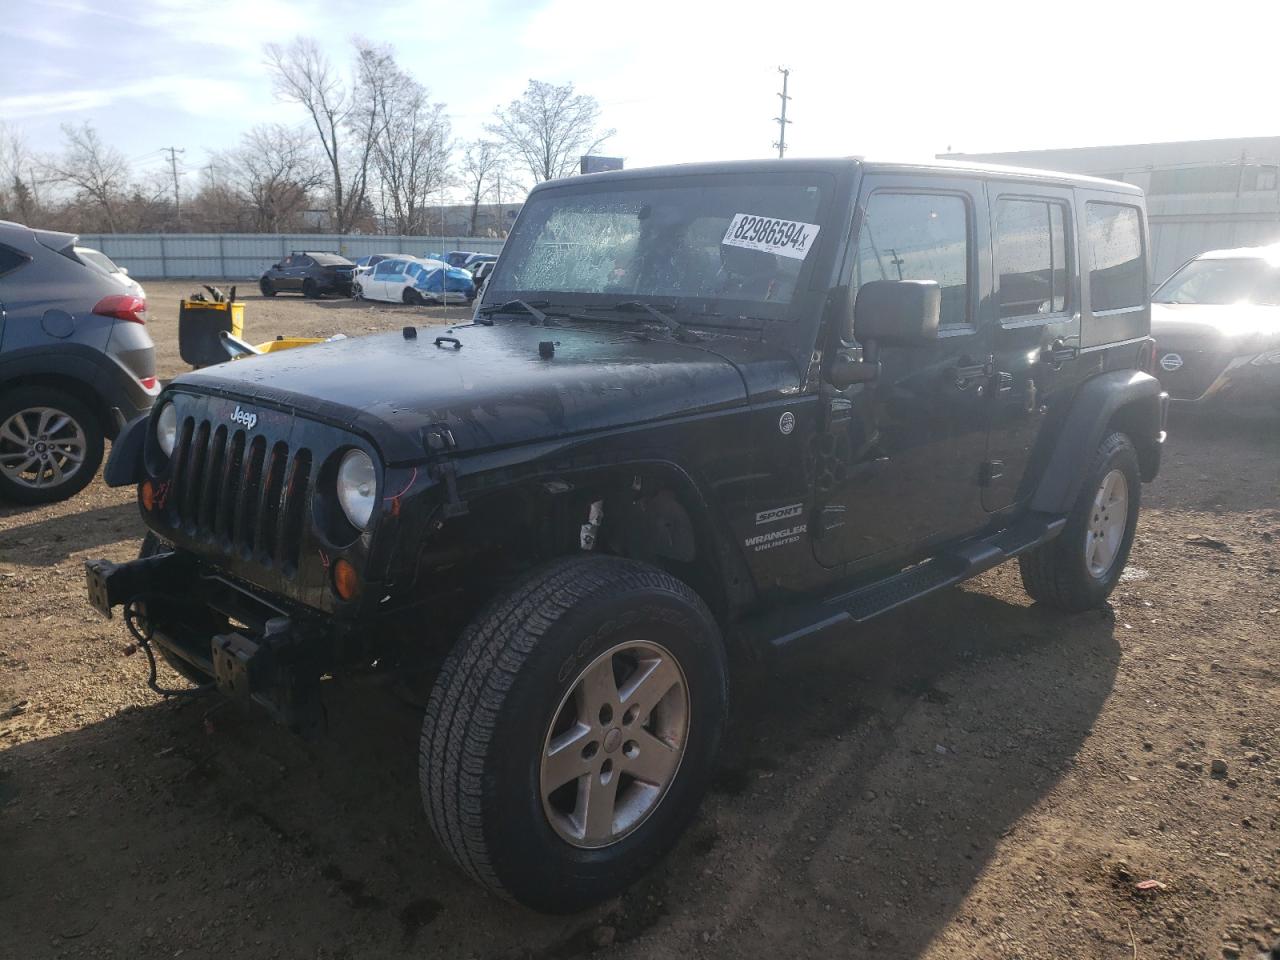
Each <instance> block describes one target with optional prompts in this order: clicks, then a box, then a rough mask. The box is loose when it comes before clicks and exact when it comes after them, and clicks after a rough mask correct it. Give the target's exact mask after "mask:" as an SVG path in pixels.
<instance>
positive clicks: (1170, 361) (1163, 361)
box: [1160, 353, 1182, 373]
mask: <svg viewBox="0 0 1280 960" xmlns="http://www.w3.org/2000/svg"><path fill="white" fill-rule="evenodd" d="M1160 366H1161V367H1163V368H1164V369H1165V370H1167V371H1169V372H1170V373H1173V371H1175V370H1178V369H1180V368H1181V367H1182V357H1180V356H1179V355H1178V354H1176V353H1166V354H1165V355H1164V356H1163V357H1161V358H1160Z"/></svg>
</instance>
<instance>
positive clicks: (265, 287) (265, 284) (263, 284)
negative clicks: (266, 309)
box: [258, 278, 276, 297]
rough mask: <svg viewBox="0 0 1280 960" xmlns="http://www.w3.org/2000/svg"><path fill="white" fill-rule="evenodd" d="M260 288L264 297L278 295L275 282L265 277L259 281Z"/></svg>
mask: <svg viewBox="0 0 1280 960" xmlns="http://www.w3.org/2000/svg"><path fill="white" fill-rule="evenodd" d="M258 289H259V290H261V291H262V295H263V296H264V297H274V296H275V295H276V288H275V284H273V283H272V282H271V281H270V280H267V279H265V278H264V279H262V280H259V281H258Z"/></svg>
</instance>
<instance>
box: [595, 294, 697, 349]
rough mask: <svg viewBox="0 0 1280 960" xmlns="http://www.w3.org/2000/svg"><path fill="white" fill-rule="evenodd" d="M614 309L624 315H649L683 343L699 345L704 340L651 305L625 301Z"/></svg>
mask: <svg viewBox="0 0 1280 960" xmlns="http://www.w3.org/2000/svg"><path fill="white" fill-rule="evenodd" d="M613 309H615V310H618V311H621V312H623V313H637V312H639V313H647V314H648V315H649V316H651V317H652V318H653V319H654V320H657V321H658V322H659V323H660V324H662V325H663V326H664V327H666V328H667V330H668V331H669V332H670V334H671V336H673V337H675V339H677V340H679V341H680V342H681V343H697V342H698V341H699V340H701V339H702V338H701V337H699V336H698V335H697V334H696V333H694V332H693V331H692V330H690V329H689V328H688V327H686V326H685V325H684V324H683V323H681V322H680V321H679V320H677V319H676V318H675V317H673V316H670V315H669V314H666V313H663V312H662V311H661V310H659V309H658V308H657V307H655V306H654V305H653V304H651V303H644V302H642V301H640V300H624V301H623V302H622V303H618V304H614V307H613Z"/></svg>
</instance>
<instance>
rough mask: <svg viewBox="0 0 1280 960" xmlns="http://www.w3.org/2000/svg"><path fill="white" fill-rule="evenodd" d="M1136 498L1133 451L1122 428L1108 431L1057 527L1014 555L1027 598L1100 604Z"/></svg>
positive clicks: (1123, 553)
mask: <svg viewBox="0 0 1280 960" xmlns="http://www.w3.org/2000/svg"><path fill="white" fill-rule="evenodd" d="M1141 499H1142V477H1141V475H1140V472H1139V470H1138V453H1137V451H1136V450H1135V449H1134V447H1133V443H1132V441H1130V439H1129V438H1128V437H1127V436H1126V435H1125V434H1123V433H1118V432H1117V433H1112V434H1109V435H1108V436H1107V437H1106V439H1104V440H1103V441H1102V443H1101V444H1100V445H1099V447H1098V449H1097V451H1096V452H1095V453H1094V456H1093V461H1092V462H1091V463H1090V465H1089V470H1088V472H1087V474H1086V476H1085V481H1084V485H1083V486H1082V487H1081V490H1080V495H1079V497H1078V499H1077V500H1076V503H1075V506H1074V507H1072V509H1071V513H1070V514H1068V516H1067V525H1066V526H1065V527H1064V528H1063V531H1062V533H1060V534H1059V535H1058V536H1057V537H1056V538H1055V539H1053V540H1051V541H1050V542H1049V543H1046V544H1045V545H1044V546H1042V547H1037V548H1036V549H1035V550H1032V551H1030V552H1028V553H1025V554H1023V555H1022V556H1020V557H1019V558H1018V569H1019V571H1020V572H1021V574H1022V585H1023V586H1024V587H1025V588H1026V591H1027V593H1028V594H1030V596H1031V598H1032V599H1034V600H1036V601H1038V602H1040V603H1043V604H1045V605H1046V606H1050V607H1055V608H1057V609H1059V610H1068V611H1073V612H1076V611H1081V610H1090V609H1093V608H1095V607H1099V606H1101V605H1102V604H1103V603H1104V602H1105V601H1106V599H1107V597H1109V596H1110V595H1111V591H1112V590H1114V589H1115V586H1116V584H1117V583H1119V582H1120V574H1121V572H1123V570H1124V567H1125V564H1126V563H1127V562H1128V560H1129V551H1130V549H1131V548H1132V547H1133V534H1134V531H1135V530H1136V529H1137V526H1138V509H1139V506H1140V503H1141Z"/></svg>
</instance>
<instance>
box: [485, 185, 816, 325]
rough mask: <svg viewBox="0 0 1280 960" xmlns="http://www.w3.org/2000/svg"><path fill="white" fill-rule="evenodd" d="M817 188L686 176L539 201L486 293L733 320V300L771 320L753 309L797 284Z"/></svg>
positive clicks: (524, 216)
mask: <svg viewBox="0 0 1280 960" xmlns="http://www.w3.org/2000/svg"><path fill="white" fill-rule="evenodd" d="M819 180H822V181H823V182H825V178H819V177H815V176H814V175H811V174H792V175H787V176H785V177H784V176H780V175H769V176H763V175H744V174H734V175H723V176H695V175H689V176H682V177H671V178H664V179H662V180H636V181H633V182H631V183H615V184H610V185H608V186H607V187H603V186H602V187H597V188H592V189H586V188H583V189H580V190H575V191H573V192H570V191H567V190H551V191H547V192H546V193H542V194H535V195H534V196H533V197H532V198H530V200H529V201H528V202H527V203H526V204H525V207H524V209H523V211H522V212H521V214H520V219H519V220H518V222H517V224H516V229H515V231H514V232H513V233H512V235H511V237H510V238H509V239H508V240H507V244H506V247H505V248H504V250H503V254H502V258H501V259H500V260H499V261H498V265H497V267H496V268H495V269H494V272H493V274H492V276H491V278H490V281H489V287H490V289H491V290H493V291H500V293H499V294H498V295H500V296H507V297H510V296H521V295H523V294H524V293H531V294H532V293H540V294H541V295H543V296H547V295H554V294H556V293H562V294H584V295H591V296H592V297H593V298H598V297H617V298H619V299H627V300H630V299H640V300H654V301H657V302H658V303H664V302H665V303H671V302H672V301H685V302H684V303H683V304H682V305H683V306H684V307H686V308H687V309H689V310H690V311H695V312H697V313H699V314H700V315H701V317H702V318H707V317H714V316H721V317H725V318H727V319H732V318H733V317H734V316H735V315H736V313H737V311H738V310H741V309H744V308H743V307H741V306H739V307H733V308H727V307H726V308H721V307H719V306H718V305H717V304H718V302H726V303H731V302H735V301H736V302H738V303H741V302H742V301H749V302H750V303H752V304H755V305H756V306H753V307H749V308H745V309H749V310H750V312H751V313H752V314H756V313H759V314H760V315H766V314H778V313H781V312H782V311H781V310H775V311H769V310H764V309H761V308H760V306H758V305H760V304H775V305H778V306H782V305H786V304H788V303H790V302H791V300H792V298H793V296H794V295H795V294H796V292H797V290H798V289H800V288H801V286H802V285H803V282H804V281H803V280H802V278H803V277H804V276H805V274H804V271H805V269H806V267H808V266H809V265H810V264H811V262H812V261H813V259H814V258H815V256H816V250H817V246H816V241H817V238H818V236H819V233H820V230H821V227H820V225H819V221H820V219H821V212H822V208H823V205H824V194H825V192H826V191H825V189H824V187H822V186H821V185H820V183H819ZM695 301H696V302H695ZM704 322H706V323H707V325H712V324H713V322H714V321H712V320H704Z"/></svg>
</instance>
